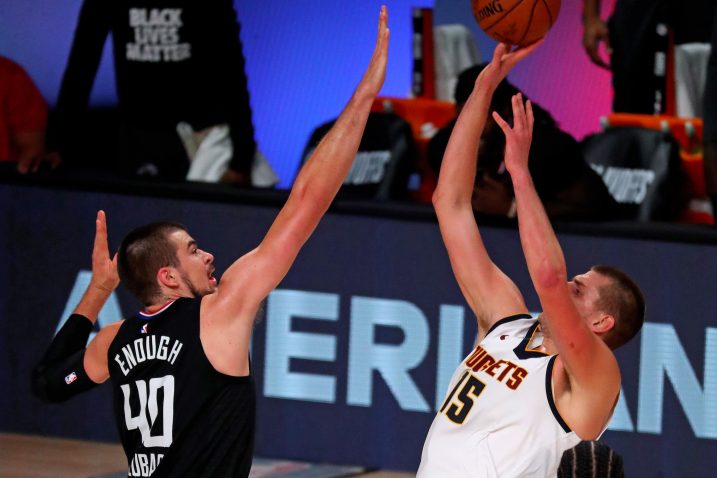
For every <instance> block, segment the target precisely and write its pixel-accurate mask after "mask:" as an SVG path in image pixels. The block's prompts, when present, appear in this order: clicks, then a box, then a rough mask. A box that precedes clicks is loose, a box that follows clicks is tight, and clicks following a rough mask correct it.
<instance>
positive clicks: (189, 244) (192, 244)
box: [187, 239, 197, 249]
mask: <svg viewBox="0 0 717 478" xmlns="http://www.w3.org/2000/svg"><path fill="white" fill-rule="evenodd" d="M196 245H197V241H195V240H194V239H190V240H189V242H188V243H187V249H191V248H192V247H193V246H196Z"/></svg>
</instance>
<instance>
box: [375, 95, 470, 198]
mask: <svg viewBox="0 0 717 478" xmlns="http://www.w3.org/2000/svg"><path fill="white" fill-rule="evenodd" d="M371 111H372V112H392V113H395V114H397V115H398V116H400V117H401V118H403V119H404V120H406V121H407V122H408V123H409V124H410V125H411V130H412V131H413V137H414V139H415V140H416V145H417V147H418V155H419V157H418V173H419V174H420V176H421V184H420V186H419V189H418V190H417V191H415V193H414V194H413V199H414V200H416V201H420V202H424V203H429V202H431V196H432V195H433V190H434V189H435V188H436V182H437V178H436V175H435V173H434V172H433V170H432V169H431V167H430V166H429V165H428V160H427V150H428V142H429V141H430V140H431V138H432V137H433V135H434V134H435V133H436V131H437V130H439V129H440V128H443V127H444V126H445V125H446V124H447V123H448V122H449V121H450V120H452V119H453V118H454V117H455V116H456V107H455V104H453V103H451V102H448V101H438V100H432V99H429V98H391V97H378V98H376V99H375V100H374V102H373V106H372V108H371Z"/></svg>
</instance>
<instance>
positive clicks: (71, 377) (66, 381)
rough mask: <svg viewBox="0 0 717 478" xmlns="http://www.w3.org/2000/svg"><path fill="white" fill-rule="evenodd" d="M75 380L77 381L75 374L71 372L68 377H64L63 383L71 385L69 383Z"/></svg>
mask: <svg viewBox="0 0 717 478" xmlns="http://www.w3.org/2000/svg"><path fill="white" fill-rule="evenodd" d="M75 380H77V374H76V373H75V372H72V373H71V374H70V375H68V376H67V377H65V383H66V384H67V385H69V384H71V383H72V382H74V381H75Z"/></svg>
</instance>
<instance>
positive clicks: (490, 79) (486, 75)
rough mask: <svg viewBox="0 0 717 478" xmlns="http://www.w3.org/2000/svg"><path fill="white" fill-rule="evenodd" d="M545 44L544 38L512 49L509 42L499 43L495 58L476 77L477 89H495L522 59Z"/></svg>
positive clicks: (494, 53) (494, 51)
mask: <svg viewBox="0 0 717 478" xmlns="http://www.w3.org/2000/svg"><path fill="white" fill-rule="evenodd" d="M542 44H543V40H542V39H541V40H538V41H537V42H535V43H531V44H530V45H528V46H525V47H518V48H515V49H513V50H511V46H510V45H509V44H507V43H499V44H498V45H497V46H496V47H495V50H493V58H492V59H491V61H490V63H489V64H488V66H486V67H485V68H484V69H483V71H481V72H480V75H478V78H476V84H475V89H478V88H479V87H480V88H489V89H490V91H493V90H495V88H497V87H498V84H499V83H500V82H501V81H503V79H504V78H505V77H506V76H508V73H509V72H510V70H512V69H513V67H514V66H515V65H517V64H518V63H519V62H520V61H521V60H523V59H524V58H525V57H527V56H528V55H530V54H531V53H533V52H534V51H535V50H537V49H538V47H540V45H542Z"/></svg>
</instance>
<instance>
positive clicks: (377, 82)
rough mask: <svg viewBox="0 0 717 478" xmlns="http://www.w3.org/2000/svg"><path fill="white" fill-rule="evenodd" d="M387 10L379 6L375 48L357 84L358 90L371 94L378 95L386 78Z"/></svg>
mask: <svg viewBox="0 0 717 478" xmlns="http://www.w3.org/2000/svg"><path fill="white" fill-rule="evenodd" d="M388 39H389V30H388V10H387V9H386V6H385V5H383V6H381V13H380V14H379V17H378V35H377V36H376V48H375V49H374V51H373V55H371V61H370V62H369V64H368V68H366V72H365V73H364V75H363V78H362V79H361V83H360V84H359V90H362V91H364V92H365V93H366V94H368V95H371V96H376V95H378V92H379V91H381V87H382V86H383V81H384V79H385V78H386V63H387V62H388Z"/></svg>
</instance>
